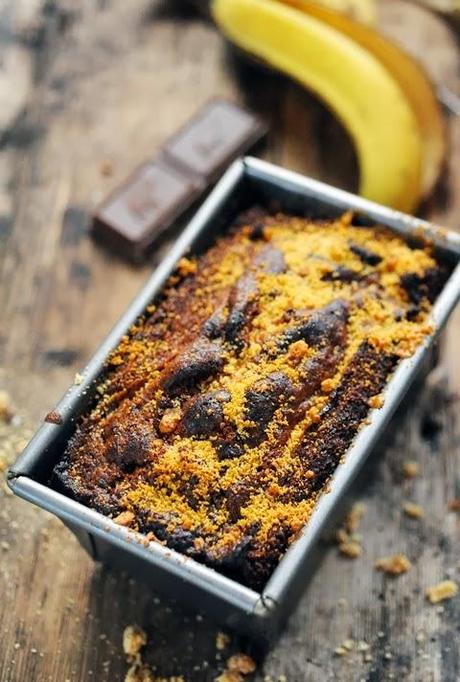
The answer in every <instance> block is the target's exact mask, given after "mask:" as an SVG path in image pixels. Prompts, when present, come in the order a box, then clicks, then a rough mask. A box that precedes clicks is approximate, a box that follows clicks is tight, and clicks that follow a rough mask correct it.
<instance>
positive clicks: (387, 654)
mask: <svg viewBox="0 0 460 682" xmlns="http://www.w3.org/2000/svg"><path fill="white" fill-rule="evenodd" d="M384 657H385V658H386V659H387V660H391V659H392V658H393V654H392V653H391V651H386V652H385V654H384Z"/></svg>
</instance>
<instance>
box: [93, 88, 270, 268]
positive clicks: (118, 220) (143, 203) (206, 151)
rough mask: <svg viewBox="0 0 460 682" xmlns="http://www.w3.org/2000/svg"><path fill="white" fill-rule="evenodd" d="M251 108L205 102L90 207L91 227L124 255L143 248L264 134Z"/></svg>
mask: <svg viewBox="0 0 460 682" xmlns="http://www.w3.org/2000/svg"><path fill="white" fill-rule="evenodd" d="M265 132H266V129H265V127H264V125H263V124H262V123H261V122H260V121H259V119H258V118H256V117H255V116H254V115H253V114H251V113H249V112H247V111H245V110H243V109H241V108H240V107H238V106H236V105H234V104H231V103H230V102H225V101H223V100H213V101H212V102H209V103H208V104H207V105H205V106H204V107H203V108H202V109H200V111H199V112H198V113H197V114H196V115H195V116H194V117H193V118H192V119H191V120H190V121H189V122H188V123H186V124H185V126H184V127H183V128H182V129H181V130H180V131H179V132H178V133H177V134H176V135H174V136H173V137H172V138H171V139H170V140H169V141H167V142H166V143H165V145H164V146H163V148H162V150H161V151H160V152H159V153H158V155H157V156H156V157H155V158H154V159H153V160H152V161H150V162H147V163H145V164H143V165H141V166H139V168H137V169H136V170H135V171H134V172H133V174H132V175H130V176H129V177H128V179H127V180H126V181H125V182H124V183H123V184H122V185H120V186H119V187H117V188H116V189H115V190H114V191H113V192H112V193H111V194H110V195H109V196H108V197H107V198H106V199H105V200H104V201H103V202H102V204H100V206H99V207H98V208H97V209H96V211H95V213H94V215H93V224H92V231H93V234H94V236H95V237H96V238H97V239H98V240H99V241H101V242H102V243H103V244H104V245H106V246H108V247H110V248H111V249H113V250H115V251H116V252H117V253H119V254H120V255H121V256H123V257H124V258H127V259H129V260H132V261H140V260H142V257H143V256H144V255H145V253H146V251H147V250H148V248H149V247H150V246H151V245H152V244H153V242H154V241H155V240H156V239H158V238H159V237H160V236H161V235H162V234H163V233H164V232H165V231H166V230H167V229H168V228H169V227H170V226H171V225H172V224H173V222H174V221H175V220H176V219H177V218H179V217H180V216H181V215H183V214H184V213H185V211H186V210H187V209H188V208H189V207H190V206H191V205H192V204H193V203H194V202H195V201H197V199H198V198H199V197H201V196H202V195H203V194H204V192H205V190H206V189H208V188H209V187H210V185H211V184H212V183H213V182H215V181H216V180H217V179H218V177H219V176H220V175H221V173H222V172H223V171H224V170H225V168H226V167H227V165H228V164H229V163H230V162H231V161H233V160H234V159H235V158H237V157H238V156H239V155H240V154H243V153H244V152H246V151H248V150H249V149H250V148H251V147H252V146H253V145H254V144H255V143H256V142H258V141H259V140H260V139H261V138H262V137H263V136H264V134H265Z"/></svg>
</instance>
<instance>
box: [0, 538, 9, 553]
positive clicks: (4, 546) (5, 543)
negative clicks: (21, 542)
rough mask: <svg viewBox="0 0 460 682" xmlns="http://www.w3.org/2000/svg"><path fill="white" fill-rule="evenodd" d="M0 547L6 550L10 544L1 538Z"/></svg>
mask: <svg viewBox="0 0 460 682" xmlns="http://www.w3.org/2000/svg"><path fill="white" fill-rule="evenodd" d="M0 547H1V548H2V549H3V551H4V552H7V551H8V550H9V549H10V547H11V545H10V543H9V542H6V541H5V540H3V542H1V543H0Z"/></svg>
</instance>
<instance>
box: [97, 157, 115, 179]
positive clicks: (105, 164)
mask: <svg viewBox="0 0 460 682" xmlns="http://www.w3.org/2000/svg"><path fill="white" fill-rule="evenodd" d="M99 172H100V174H101V175H104V176H105V177H109V176H110V175H113V163H112V162H111V161H109V159H105V160H104V161H101V163H100V165H99Z"/></svg>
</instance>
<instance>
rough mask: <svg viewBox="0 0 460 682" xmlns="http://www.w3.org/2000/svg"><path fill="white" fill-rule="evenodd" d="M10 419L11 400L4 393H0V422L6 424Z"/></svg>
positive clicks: (11, 414) (11, 412) (11, 415)
mask: <svg viewBox="0 0 460 682" xmlns="http://www.w3.org/2000/svg"><path fill="white" fill-rule="evenodd" d="M12 418H13V409H12V407H11V398H10V396H9V394H8V393H7V392H6V391H0V420H1V421H4V422H7V423H8V422H10V421H11V420H12Z"/></svg>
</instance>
